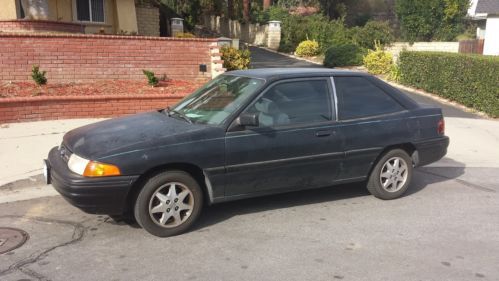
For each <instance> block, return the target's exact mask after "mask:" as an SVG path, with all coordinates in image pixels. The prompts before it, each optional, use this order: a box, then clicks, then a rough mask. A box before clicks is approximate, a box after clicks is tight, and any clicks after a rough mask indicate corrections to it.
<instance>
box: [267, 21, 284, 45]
mask: <svg viewBox="0 0 499 281" xmlns="http://www.w3.org/2000/svg"><path fill="white" fill-rule="evenodd" d="M280 43H281V22H280V21H277V20H272V21H269V24H268V27H267V47H268V48H270V49H273V50H277V49H279V44H280Z"/></svg>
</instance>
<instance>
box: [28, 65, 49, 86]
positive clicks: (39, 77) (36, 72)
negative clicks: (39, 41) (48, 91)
mask: <svg viewBox="0 0 499 281" xmlns="http://www.w3.org/2000/svg"><path fill="white" fill-rule="evenodd" d="M45 73H47V72H46V71H40V67H39V66H38V65H33V68H32V69H31V78H33V81H35V83H36V85H38V86H40V85H45V84H47V78H46V77H45Z"/></svg>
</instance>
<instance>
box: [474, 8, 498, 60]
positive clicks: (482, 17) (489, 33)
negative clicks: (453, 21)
mask: <svg viewBox="0 0 499 281" xmlns="http://www.w3.org/2000/svg"><path fill="white" fill-rule="evenodd" d="M468 15H469V16H470V17H471V18H472V19H474V20H475V21H476V22H477V24H478V28H477V38H478V39H484V46H483V54H484V55H496V56H497V55H499V0H472V1H471V7H470V9H469V10H468Z"/></svg>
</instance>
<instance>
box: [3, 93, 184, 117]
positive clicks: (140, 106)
mask: <svg viewBox="0 0 499 281" xmlns="http://www.w3.org/2000/svg"><path fill="white" fill-rule="evenodd" d="M182 97H183V95H136V96H118V97H117V96H97V97H96V96H93V97H92V96H83V97H76V96H75V97H31V98H4V99H0V124H3V123H13V122H22V121H39V120H54V119H69V118H98V117H116V116H122V115H127V114H133V113H138V112H144V111H151V110H156V109H161V108H166V107H167V106H172V105H174V104H175V103H177V102H178V101H179V100H180V99H181V98H182Z"/></svg>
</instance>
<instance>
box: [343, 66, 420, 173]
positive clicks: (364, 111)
mask: <svg viewBox="0 0 499 281" xmlns="http://www.w3.org/2000/svg"><path fill="white" fill-rule="evenodd" d="M334 89H335V96H336V97H337V100H338V119H339V121H340V123H341V134H342V135H343V137H344V138H345V144H344V149H345V150H344V152H345V160H344V164H343V170H342V173H341V175H340V176H339V179H338V180H360V179H364V178H366V177H367V175H368V173H369V171H370V168H371V166H372V164H373V163H374V161H375V160H376V158H377V157H378V155H379V154H380V153H381V152H382V150H383V149H384V148H385V147H387V146H389V145H391V144H397V143H403V142H404V139H407V138H408V137H409V132H408V129H410V127H411V124H409V123H407V121H408V119H407V118H404V116H405V115H406V114H407V110H406V109H405V108H404V107H403V106H402V105H401V104H400V103H399V102H398V101H397V100H395V99H394V98H392V97H391V96H390V95H389V94H388V93H386V92H385V91H384V90H382V89H381V88H379V87H378V86H377V85H376V84H375V83H374V81H372V80H371V78H370V77H366V76H337V77H334ZM408 122H411V121H410V120H409V121H408ZM412 127H415V126H412Z"/></svg>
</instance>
